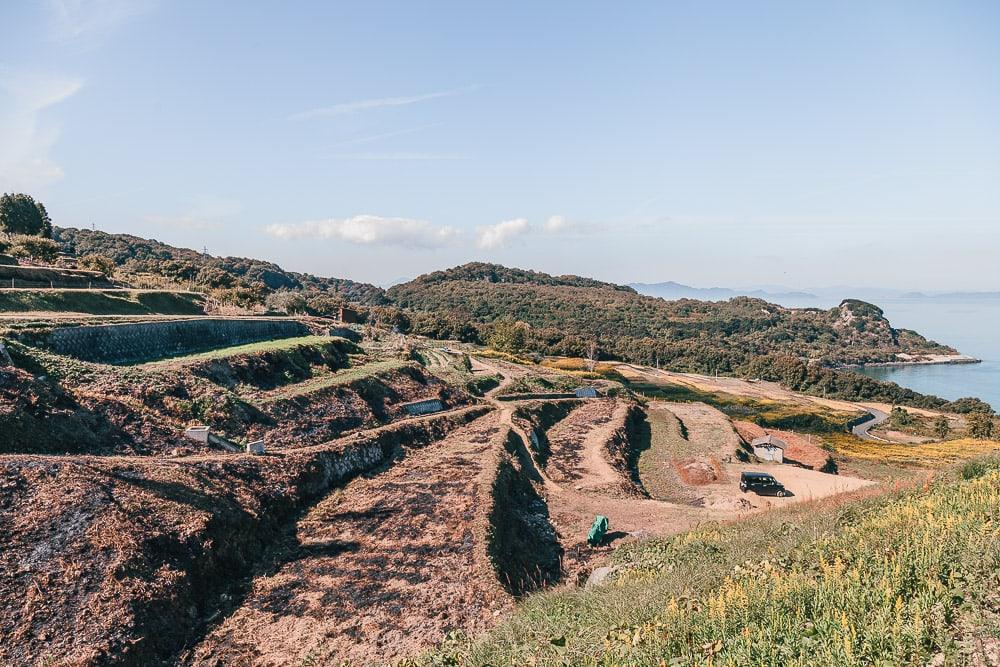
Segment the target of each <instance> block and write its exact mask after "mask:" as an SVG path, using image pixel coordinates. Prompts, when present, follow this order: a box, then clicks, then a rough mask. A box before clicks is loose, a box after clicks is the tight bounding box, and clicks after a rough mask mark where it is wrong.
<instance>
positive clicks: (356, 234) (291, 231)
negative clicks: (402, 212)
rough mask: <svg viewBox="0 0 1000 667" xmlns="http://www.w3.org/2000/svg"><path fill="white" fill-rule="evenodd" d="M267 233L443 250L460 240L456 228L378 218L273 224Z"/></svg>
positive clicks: (267, 228) (278, 236) (423, 221)
mask: <svg viewBox="0 0 1000 667" xmlns="http://www.w3.org/2000/svg"><path fill="white" fill-rule="evenodd" d="M264 232H265V233H267V234H269V235H271V236H274V237H276V238H279V239H335V240H339V241H347V242H348V243H356V244H358V245H369V246H400V247H403V248H440V247H442V246H444V245H446V244H448V243H450V242H451V241H452V240H454V239H455V238H456V237H457V236H458V230H457V229H455V228H454V227H448V226H442V225H434V224H431V223H429V222H427V221H426V220H414V219H411V218H384V217H380V216H377V215H357V216H354V217H353V218H344V219H334V218H331V219H328V220H311V221H307V222H300V223H294V224H274V225H269V226H267V227H266V228H265V229H264Z"/></svg>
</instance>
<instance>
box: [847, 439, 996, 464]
mask: <svg viewBox="0 0 1000 667" xmlns="http://www.w3.org/2000/svg"><path fill="white" fill-rule="evenodd" d="M835 447H836V449H837V452H838V453H840V454H843V455H845V456H849V457H851V458H854V459H861V460H865V461H882V462H885V463H892V464H905V465H919V466H941V465H942V464H947V463H954V462H957V461H962V460H965V459H971V458H976V457H978V456H984V455H987V454H991V453H993V452H996V451H997V450H1000V442H997V441H996V440H975V439H973V438H962V439H960V440H944V441H941V442H927V443H923V444H919V445H907V444H902V443H895V442H873V441H870V440H858V439H856V438H842V439H839V440H838V441H837V444H836V445H835Z"/></svg>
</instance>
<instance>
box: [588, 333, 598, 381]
mask: <svg viewBox="0 0 1000 667" xmlns="http://www.w3.org/2000/svg"><path fill="white" fill-rule="evenodd" d="M600 356H601V351H600V349H599V348H598V347H597V341H596V340H592V341H590V345H588V346H587V370H588V371H590V372H591V373H593V372H594V369H595V368H597V360H598V358H600Z"/></svg>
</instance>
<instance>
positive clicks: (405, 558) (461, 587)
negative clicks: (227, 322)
mask: <svg viewBox="0 0 1000 667" xmlns="http://www.w3.org/2000/svg"><path fill="white" fill-rule="evenodd" d="M498 435H502V434H501V431H500V425H499V423H498V419H497V414H496V413H492V414H489V415H487V416H485V417H482V418H480V419H478V420H477V421H475V422H473V423H471V424H469V425H468V426H466V427H464V428H461V429H459V430H457V431H455V432H453V433H452V434H450V435H449V436H448V437H447V438H445V439H444V440H441V441H438V442H434V443H431V444H429V445H427V446H426V447H423V448H420V449H413V450H404V452H403V453H402V454H401V456H400V457H399V460H397V461H396V462H394V463H392V464H391V465H390V466H389V468H388V470H386V471H385V472H381V473H378V474H373V475H371V476H368V477H366V478H360V479H357V480H355V481H353V482H351V483H350V484H348V485H347V486H346V487H344V488H342V489H338V490H336V491H334V492H333V493H331V494H329V495H328V496H327V497H326V498H324V499H323V500H322V501H321V502H320V503H319V504H317V506H316V507H314V508H313V509H312V510H311V511H310V512H309V513H308V514H306V515H305V516H304V517H303V518H302V519H301V520H300V521H299V522H298V526H297V529H296V537H295V542H296V544H295V545H293V546H292V547H291V554H290V557H289V558H288V560H287V561H286V562H285V563H283V564H282V565H281V566H280V567H279V568H278V569H277V571H276V572H274V573H267V574H265V575H264V576H262V577H259V578H258V579H256V580H255V581H254V583H253V587H252V590H251V592H250V594H249V595H248V596H247V598H246V599H245V600H244V602H243V604H242V605H241V606H240V607H239V608H238V609H237V610H236V611H235V612H234V613H233V614H231V615H230V616H229V617H228V618H227V619H226V620H225V621H224V622H222V623H221V624H220V625H219V626H218V627H217V628H216V629H215V630H214V631H213V632H212V633H211V634H210V635H209V636H208V637H207V638H206V639H205V640H204V641H203V642H202V643H201V644H200V645H199V646H198V647H197V648H195V649H194V650H193V651H192V653H191V655H190V657H189V658H187V659H186V660H184V664H192V665H217V664H261V663H263V664H302V663H304V662H309V661H315V662H316V663H318V664H329V663H330V662H331V661H333V662H336V663H339V662H340V661H344V660H350V661H352V662H356V663H359V664H366V663H368V662H380V663H386V662H391V661H393V660H395V659H398V658H401V657H403V656H405V655H409V654H412V653H414V652H417V651H419V650H421V649H424V648H428V647H430V646H433V645H435V644H436V643H438V642H440V641H441V640H442V639H443V638H444V636H445V635H446V634H447V633H448V632H449V631H451V630H454V629H462V630H464V631H468V632H475V631H477V630H482V629H484V628H486V627H488V626H490V625H492V623H493V621H494V619H495V614H498V613H501V612H504V611H507V610H509V608H510V606H511V602H512V598H511V596H510V595H509V594H508V593H506V592H505V591H504V590H503V588H502V587H501V586H500V585H499V584H498V582H497V580H496V576H495V574H494V573H493V572H492V569H491V566H490V563H489V562H488V560H487V558H486V547H485V545H484V543H483V542H484V540H485V539H486V522H487V517H486V516H485V508H487V507H489V505H490V498H489V496H490V488H489V484H488V477H489V470H488V468H489V466H490V465H491V464H492V462H493V461H494V458H493V457H492V456H491V449H492V448H496V447H501V448H502V442H498V441H497V436H498Z"/></svg>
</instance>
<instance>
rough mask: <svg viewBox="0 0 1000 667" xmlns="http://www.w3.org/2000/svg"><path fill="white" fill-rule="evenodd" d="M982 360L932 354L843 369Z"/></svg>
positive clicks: (960, 362)
mask: <svg viewBox="0 0 1000 667" xmlns="http://www.w3.org/2000/svg"><path fill="white" fill-rule="evenodd" d="M981 363H983V360H982V359H977V358H976V357H972V356H969V355H968V354H931V355H926V356H924V357H920V358H914V359H900V360H898V361H877V362H872V363H868V364H849V365H847V366H844V367H843V368H872V367H880V368H881V367H906V366H942V365H959V364H981Z"/></svg>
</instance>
